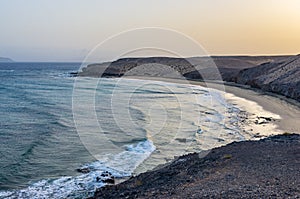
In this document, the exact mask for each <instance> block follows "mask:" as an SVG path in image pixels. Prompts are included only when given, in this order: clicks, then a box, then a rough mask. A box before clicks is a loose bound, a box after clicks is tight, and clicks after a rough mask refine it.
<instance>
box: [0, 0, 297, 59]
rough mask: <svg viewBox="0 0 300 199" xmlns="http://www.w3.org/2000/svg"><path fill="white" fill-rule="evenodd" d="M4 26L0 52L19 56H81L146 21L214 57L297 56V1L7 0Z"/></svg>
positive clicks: (0, 13) (1, 17) (2, 9)
mask: <svg viewBox="0 0 300 199" xmlns="http://www.w3.org/2000/svg"><path fill="white" fill-rule="evenodd" d="M0 27H1V33H0V57H10V58H12V59H14V60H16V61H81V60H82V59H83V58H84V57H85V56H86V55H87V53H88V52H89V51H90V50H91V49H92V48H93V47H95V46H96V45H97V44H99V43H100V42H102V41H104V40H105V39H107V38H108V37H110V36H112V35H115V34H118V33H120V32H122V31H126V30H129V29H134V28H143V27H161V28H168V29H172V30H175V31H178V32H181V33H183V34H185V35H187V36H189V37H191V38H193V39H194V40H196V41H197V42H198V43H199V44H201V45H202V46H203V47H204V48H205V50H206V51H207V52H208V53H209V54H211V55H228V54H239V55H258V54H299V53H300V0H251V1H249V0H147V1H146V0H114V1H112V0H110V1H109V0H106V1H105V0H59V1H58V0H57V1H56V0H26V1H24V0H6V1H5V0H3V1H1V2H0ZM114 48H115V49H116V48H118V46H114ZM182 48H183V49H184V48H185V46H184V45H183V46H182ZM108 53H109V52H108Z"/></svg>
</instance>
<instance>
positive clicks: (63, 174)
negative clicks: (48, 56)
mask: <svg viewBox="0 0 300 199" xmlns="http://www.w3.org/2000/svg"><path fill="white" fill-rule="evenodd" d="M80 67H81V64H80V63H0V102H1V103H0V168H1V169H0V198H67V197H69V198H84V197H87V196H91V195H92V194H93V191H95V189H96V188H98V187H102V186H104V185H105V184H106V183H105V182H104V181H103V180H101V178H103V179H104V178H105V177H101V174H104V173H105V172H109V173H110V174H111V175H112V176H114V177H115V178H116V179H117V178H120V179H122V178H125V177H129V176H131V175H133V174H138V173H141V172H145V171H147V170H150V169H153V168H155V167H156V166H158V165H160V164H163V163H166V162H168V161H170V160H172V159H173V158H174V157H175V156H180V155H183V154H186V153H191V152H200V151H203V150H209V149H211V148H214V147H216V146H221V145H225V144H227V143H230V142H233V141H241V140H245V139H246V138H247V136H249V135H244V134H243V133H242V131H241V130H240V128H239V125H238V123H239V121H240V118H239V114H240V112H241V110H240V109H239V108H238V107H235V106H234V105H232V104H230V103H228V102H227V101H226V100H225V99H224V97H223V95H222V93H221V92H219V91H216V90H210V89H207V88H204V87H200V86H193V85H189V84H186V85H185V84H176V83H167V82H161V81H151V80H141V79H139V80H138V79H126V78H121V79H115V78H105V79H104V78H103V79H96V78H87V77H72V76H71V75H70V73H71V72H74V71H78V70H79V68H80ZM78 169H86V170H88V172H86V173H81V172H78ZM102 176H103V175H102Z"/></svg>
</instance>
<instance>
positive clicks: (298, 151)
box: [92, 134, 300, 198]
mask: <svg viewBox="0 0 300 199" xmlns="http://www.w3.org/2000/svg"><path fill="white" fill-rule="evenodd" d="M299 184H300V135H295V134H293V135H288V134H286V135H280V136H273V137H270V138H266V139H263V140H259V141H245V142H234V143H232V144H229V145H227V146H223V147H220V148H216V149H212V150H211V151H210V152H209V153H208V154H207V155H206V156H203V155H201V154H196V153H195V154H189V155H186V156H182V157H179V158H177V159H176V160H174V161H173V162H172V163H171V164H169V165H166V166H164V167H162V168H159V169H157V170H154V171H149V172H146V173H143V174H140V175H138V176H136V177H132V178H130V179H129V180H128V181H125V182H123V183H121V184H118V185H114V186H107V187H104V188H100V189H98V190H97V191H96V192H95V195H94V197H92V198H299V197H300V187H299Z"/></svg>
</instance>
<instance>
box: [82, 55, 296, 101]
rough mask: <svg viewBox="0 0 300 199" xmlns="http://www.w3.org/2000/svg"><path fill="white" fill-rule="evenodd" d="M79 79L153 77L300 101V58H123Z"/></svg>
mask: <svg viewBox="0 0 300 199" xmlns="http://www.w3.org/2000/svg"><path fill="white" fill-rule="evenodd" d="M77 75H79V76H89V77H122V76H140V77H141V76H152V77H166V78H180V77H184V78H186V79H192V80H218V81H227V82H235V83H238V84H244V85H250V86H252V87H255V88H260V89H262V90H264V91H270V92H274V93H278V94H281V95H284V96H286V97H289V98H293V99H296V100H297V101H300V55H297V56H213V57H194V58H186V59H183V58H170V57H148V58H122V59H119V60H117V61H113V62H107V63H101V64H90V65H89V66H88V67H86V68H83V70H82V72H79V73H78V74H77Z"/></svg>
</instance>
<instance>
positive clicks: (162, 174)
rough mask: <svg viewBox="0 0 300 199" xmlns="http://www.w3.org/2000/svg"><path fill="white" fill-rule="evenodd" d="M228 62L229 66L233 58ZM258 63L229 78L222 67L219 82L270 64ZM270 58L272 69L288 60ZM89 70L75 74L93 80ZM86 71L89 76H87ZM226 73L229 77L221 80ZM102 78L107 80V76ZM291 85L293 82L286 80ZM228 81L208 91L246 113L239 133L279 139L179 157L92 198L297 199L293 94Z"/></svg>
mask: <svg viewBox="0 0 300 199" xmlns="http://www.w3.org/2000/svg"><path fill="white" fill-rule="evenodd" d="M234 58H236V57H234ZM228 59H229V61H230V60H232V57H230V58H228ZM243 59H244V58H243ZM245 59H246V58H245ZM259 59H263V60H260V61H257V62H256V65H255V64H254V65H251V66H248V68H247V67H245V66H241V67H240V68H239V67H238V66H236V67H235V69H237V70H238V71H236V70H234V72H235V76H232V74H233V69H232V68H229V67H228V71H229V72H228V73H227V72H226V67H225V69H224V68H223V69H222V71H223V72H221V73H222V77H223V78H224V77H225V78H224V79H225V80H227V81H228V82H229V81H230V80H236V79H238V78H239V75H240V74H241V73H244V71H245V70H248V69H249V68H250V69H251V68H256V69H255V70H259V67H261V65H262V67H264V66H265V65H266V62H264V61H265V59H267V60H268V61H269V60H270V59H271V58H270V57H267V58H265V57H264V58H262V57H260V58H259ZM259 59H257V60H259ZM272 59H273V60H271V61H270V63H272V64H273V62H276V63H277V62H280V63H279V64H277V65H276V64H275V65H276V66H278V65H280V64H281V63H284V62H285V59H289V57H275V58H272ZM247 60H248V59H247ZM251 60H252V61H251V63H253V62H254V61H255V59H254V58H253V57H252V58H251ZM282 60H283V61H282ZM239 61H240V60H239ZM223 62H224V60H223ZM257 63H258V64H257ZM123 64H124V63H123ZM245 65H246V64H245ZM273 65H274V64H273ZM98 66H99V65H98ZM100 66H101V65H100ZM88 68H89V67H87V69H85V70H84V71H83V72H82V73H79V74H78V75H79V76H92V77H97V75H96V73H95V72H96V69H95V65H92V68H90V69H91V70H90V71H89V69H88ZM129 68H130V67H129ZM257 68H258V69H257ZM299 68H300V66H297V67H296V70H298V69H299ZM87 71H89V72H88V73H87ZM92 74H93V75H92ZM226 74H228V75H227V76H226ZM118 76H119V75H115V73H114V74H112V75H111V77H118ZM120 76H122V75H120ZM105 77H110V76H109V73H107V71H106V73H105ZM126 78H133V79H147V80H155V81H167V82H173V83H179V84H180V83H186V81H182V80H178V79H171V78H165V77H147V76H146V75H145V74H144V75H141V76H127V77H126ZM298 78H299V77H298ZM189 79H193V80H192V81H189V83H190V84H192V85H200V86H206V83H205V82H201V81H195V80H197V78H189ZM292 80H293V81H294V79H292V77H291V81H292ZM297 81H299V79H298V80H297ZM228 82H214V81H213V80H212V81H211V82H210V84H209V87H210V88H214V89H218V90H221V91H222V90H223V89H224V88H225V91H226V93H224V96H225V98H226V100H228V102H229V103H232V104H234V105H236V106H237V107H239V108H240V109H241V110H243V111H245V113H246V114H245V115H244V121H243V122H242V123H241V124H240V125H241V129H242V130H244V131H248V132H251V133H252V134H253V135H254V137H252V138H251V139H255V138H257V139H260V138H265V137H268V136H272V135H276V134H284V135H283V136H275V137H270V138H266V139H261V140H258V141H244V142H240V143H232V144H229V145H226V146H223V147H220V148H216V149H213V150H212V151H210V152H209V154H208V155H207V156H206V157H204V158H199V157H200V156H199V154H191V155H187V156H183V157H180V158H177V159H176V160H174V161H173V162H172V163H170V164H167V165H164V166H160V167H158V169H155V170H154V171H150V172H146V173H144V174H140V175H138V176H136V177H133V178H131V179H129V180H128V181H125V182H123V183H121V184H118V185H114V186H107V187H105V188H101V189H99V190H97V191H96V193H95V196H94V198H112V197H113V198H124V197H125V198H182V197H184V198H186V197H188V198H199V197H226V196H227V197H235V198H240V197H246V198H250V197H292V198H293V197H297V196H300V190H299V188H298V186H297V185H298V184H299V180H298V179H300V174H299V168H300V165H299V162H300V155H299V149H300V148H299V147H300V146H299V135H296V134H299V133H300V124H299V121H300V120H299V119H300V105H299V101H298V100H297V95H293V98H294V99H288V98H286V97H283V96H282V95H278V93H277V94H276V93H270V92H268V91H270V90H267V91H266V89H263V88H259V87H258V86H256V88H250V86H252V85H251V84H249V85H250V86H249V85H248V86H245V85H241V84H237V83H234V82H235V81H233V82H231V83H228ZM292 83H293V82H292ZM292 83H291V84H292ZM296 85H297V82H296ZM296 89H297V88H296ZM296 93H297V92H296ZM287 96H288V95H287ZM294 96H296V97H294ZM288 97H290V96H288ZM291 133H295V135H291Z"/></svg>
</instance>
